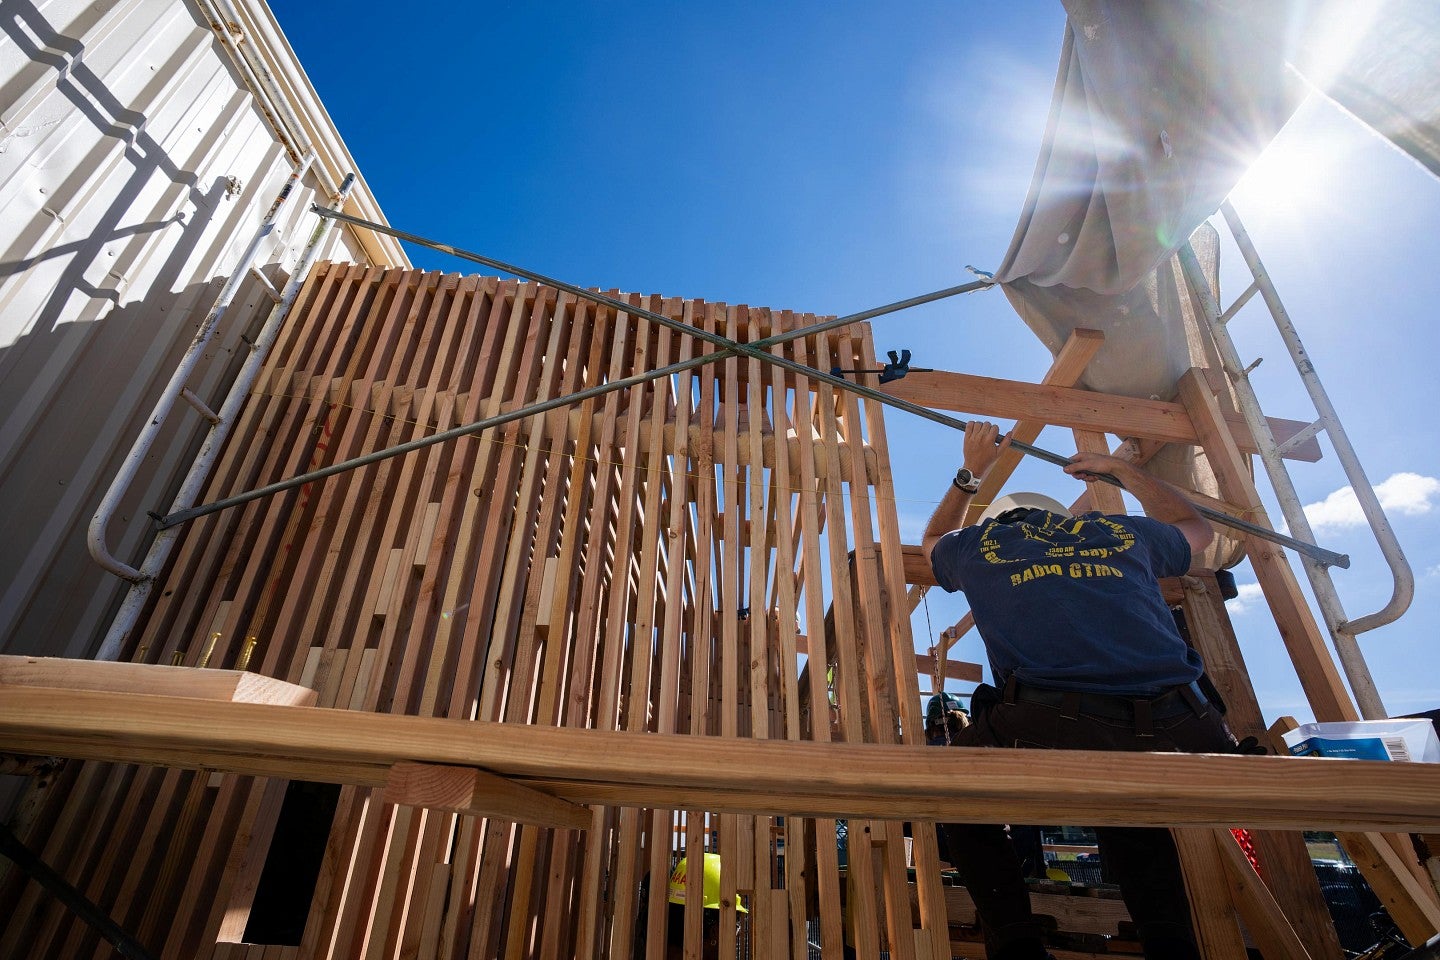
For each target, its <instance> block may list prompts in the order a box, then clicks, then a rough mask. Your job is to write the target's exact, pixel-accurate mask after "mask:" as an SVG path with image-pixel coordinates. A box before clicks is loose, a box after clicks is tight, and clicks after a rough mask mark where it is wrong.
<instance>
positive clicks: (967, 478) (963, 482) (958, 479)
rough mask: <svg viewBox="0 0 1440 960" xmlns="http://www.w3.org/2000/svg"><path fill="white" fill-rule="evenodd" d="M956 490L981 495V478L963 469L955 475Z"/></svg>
mask: <svg viewBox="0 0 1440 960" xmlns="http://www.w3.org/2000/svg"><path fill="white" fill-rule="evenodd" d="M954 483H955V489H956V490H959V491H961V492H962V493H979V492H980V478H979V477H977V476H975V474H973V473H971V472H970V471H969V470H966V469H965V468H964V467H961V468H960V469H959V470H958V471H957V472H956V474H955V480H954Z"/></svg>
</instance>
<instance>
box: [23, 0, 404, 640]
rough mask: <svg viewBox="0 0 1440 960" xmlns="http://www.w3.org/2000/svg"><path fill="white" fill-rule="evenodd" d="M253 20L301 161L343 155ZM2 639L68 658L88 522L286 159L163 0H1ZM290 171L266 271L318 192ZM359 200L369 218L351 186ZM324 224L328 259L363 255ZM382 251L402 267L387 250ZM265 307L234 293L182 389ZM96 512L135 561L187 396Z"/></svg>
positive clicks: (201, 27) (210, 387)
mask: <svg viewBox="0 0 1440 960" xmlns="http://www.w3.org/2000/svg"><path fill="white" fill-rule="evenodd" d="M243 11H244V17H245V20H246V22H247V23H250V24H251V25H252V26H253V25H255V24H259V25H260V28H263V29H261V31H260V32H262V33H264V34H265V36H262V37H260V38H258V42H256V38H255V37H253V36H252V37H251V42H252V43H256V45H257V47H258V48H260V49H261V50H262V52H263V54H264V55H265V57H266V58H267V61H268V62H270V63H271V64H272V65H273V69H274V70H275V72H276V73H277V74H279V75H281V76H282V77H283V79H284V80H285V85H286V87H287V89H289V90H291V91H292V92H293V91H300V94H296V95H297V96H301V95H303V96H301V99H302V100H303V101H304V102H300V103H297V104H296V106H295V109H296V110H297V111H298V112H299V113H300V114H301V116H302V117H303V118H304V120H305V123H306V125H307V126H308V127H310V128H311V129H312V132H313V131H314V130H320V131H323V134H324V135H323V136H316V137H315V139H316V140H317V141H318V142H319V143H320V150H321V153H322V157H321V162H320V163H319V164H317V166H318V167H319V168H320V169H321V170H322V171H325V179H326V181H327V182H328V181H329V179H330V171H334V170H336V169H341V168H343V167H344V166H345V165H347V164H348V163H349V162H350V161H349V157H348V154H345V152H344V147H343V144H341V143H340V140H339V136H338V134H336V133H335V131H334V130H333V127H331V126H330V123H329V119H328V117H326V116H325V114H324V111H323V109H321V108H320V107H319V105H318V103H316V102H315V101H314V100H313V91H311V90H310V88H309V85H308V83H307V82H306V81H305V79H304V74H303V72H302V71H300V69H299V67H298V65H297V64H295V63H294V61H293V55H292V54H291V53H290V51H289V48H288V46H286V45H285V44H284V41H283V38H282V37H279V36H278V33H275V32H274V30H273V19H271V18H270V16H269V13H268V11H267V10H266V9H265V8H264V6H263V4H261V3H258V2H255V3H251V4H246V5H244V7H243ZM0 122H3V127H0V504H3V509H0V652H7V653H27V654H45V655H52V656H71V657H83V656H86V655H88V654H89V653H90V652H91V651H92V650H93V649H94V646H95V644H96V642H97V641H98V636H99V634H100V633H103V628H104V626H105V625H106V623H108V620H109V611H110V610H111V609H112V608H113V606H114V604H115V603H116V601H117V600H118V597H119V595H120V591H121V588H122V587H123V584H122V583H121V582H120V581H119V580H117V579H116V578H115V577H113V576H111V575H109V574H106V573H103V572H101V571H100V569H99V568H98V567H96V566H95V564H94V563H93V561H91V560H90V558H89V556H88V554H87V553H86V550H85V546H84V535H85V526H86V524H87V523H88V522H89V519H90V516H91V515H92V513H93V512H94V510H95V506H96V505H97V503H98V502H99V499H100V497H101V496H102V495H103V493H104V491H105V489H106V487H107V486H108V484H109V482H110V479H111V477H112V476H114V474H115V471H116V470H117V468H118V466H119V464H120V462H121V460H122V459H123V457H124V456H125V453H126V452H127V450H128V448H129V446H130V443H131V441H132V439H133V438H134V437H135V436H136V434H137V433H138V431H139V429H140V426H141V425H142V424H143V423H144V420H145V418H146V417H147V416H149V414H150V411H151V409H152V408H153V406H154V403H155V400H156V398H157V396H158V395H159V393H160V390H161V388H162V387H163V386H164V384H165V382H166V380H167V379H168V378H169V375H170V372H171V371H172V370H173V369H174V367H175V364H176V362H177V360H178V359H179V357H180V355H181V354H182V353H183V352H184V350H185V347H186V346H187V345H188V343H189V341H190V339H191V338H192V336H193V335H194V332H195V330H196V328H197V325H198V323H199V321H200V320H201V319H202V318H203V317H204V315H205V313H206V311H207V310H208V309H209V307H210V304H211V303H212V301H213V300H214V298H215V295H216V294H217V292H218V291H219V289H220V286H221V284H222V283H223V282H224V280H225V278H226V277H227V276H228V275H229V274H230V272H231V271H232V270H233V269H234V266H235V264H236V262H237V260H238V259H239V257H240V255H241V252H242V251H243V250H244V248H245V246H246V244H247V243H248V242H249V241H250V239H251V238H252V236H253V235H254V231H255V230H256V228H257V227H258V225H259V224H260V222H261V220H262V219H263V217H264V215H265V212H266V210H267V209H268V208H269V206H270V203H271V201H272V199H273V198H274V196H275V194H276V192H277V191H278V190H279V188H280V186H281V185H282V183H283V181H284V179H285V177H286V176H287V174H288V173H289V171H290V169H291V165H292V160H291V158H290V157H289V156H287V152H286V150H285V148H284V146H283V145H282V143H281V141H280V140H279V138H278V136H277V134H276V133H275V131H274V130H273V129H272V128H271V125H270V121H269V120H268V119H267V117H266V116H265V114H264V112H263V111H262V110H260V109H258V108H257V106H256V104H255V98H254V97H253V96H252V94H251V92H250V91H249V90H247V88H246V87H245V85H244V82H243V79H242V75H241V73H240V72H239V71H238V70H237V69H236V67H235V65H234V64H233V63H232V62H231V61H230V59H229V58H228V56H227V54H226V53H225V50H224V49H223V48H222V46H221V44H219V43H218V42H217V41H216V38H215V36H214V34H213V33H212V32H211V29H210V26H209V23H208V21H207V19H206V18H205V17H204V16H203V15H202V14H201V12H200V11H199V9H198V8H197V7H196V6H194V5H192V4H190V3H185V2H180V0H117V2H74V0H54V2H49V3H42V2H31V0H17V2H11V0H6V3H5V13H4V17H3V18H0ZM322 189H323V188H322V187H321V185H320V183H319V182H318V181H317V179H316V177H315V176H314V175H311V176H309V177H307V179H306V182H305V184H304V189H302V190H300V191H298V192H297V194H296V195H295V196H293V197H292V198H291V200H290V202H289V204H288V209H287V210H286V211H285V213H284V214H283V215H282V217H281V219H280V222H279V224H278V227H277V230H276V232H275V233H274V234H272V237H271V239H270V241H269V242H268V246H267V247H266V248H265V249H262V251H261V254H260V257H259V261H258V263H259V265H260V266H261V268H262V269H263V270H264V271H265V273H266V274H267V275H268V276H270V277H271V279H272V280H274V281H275V282H276V284H277V285H279V283H281V282H283V280H284V279H285V271H286V270H288V269H289V268H290V267H292V266H293V265H294V263H295V261H296V259H297V257H298V254H299V252H300V249H301V248H302V247H303V246H304V244H305V241H306V239H307V238H308V235H309V233H310V230H311V225H312V224H313V222H314V219H313V217H312V216H311V215H309V214H308V213H307V212H306V211H307V208H308V206H309V204H310V203H311V202H312V200H314V199H315V198H316V195H317V193H318V192H320V191H322ZM358 206H359V207H360V209H359V211H358V212H361V213H365V214H367V215H374V214H377V213H378V208H377V207H376V206H375V204H374V201H373V199H372V198H369V197H368V196H364V195H363V193H362V196H361V198H360V199H359V201H358ZM376 250H377V247H376V245H375V243H374V242H373V241H371V240H369V239H367V240H366V241H365V242H364V245H363V246H362V242H361V241H360V240H359V239H358V238H356V237H355V236H354V235H353V234H351V233H349V232H346V231H336V232H334V233H332V236H331V237H330V239H329V240H328V241H327V245H326V248H325V250H324V255H325V256H326V257H328V258H330V259H337V260H347V259H353V260H358V261H360V262H370V260H371V259H372V258H373V257H374V256H375V252H376ZM386 252H389V253H391V254H393V255H392V256H390V257H389V258H388V260H386V262H390V263H394V262H397V261H398V262H401V263H403V262H404V257H403V254H401V253H399V251H398V248H394V247H392V248H390V250H389V251H386V250H384V249H383V248H381V253H382V254H384V253H386ZM269 306H270V303H269V300H268V298H266V297H265V296H264V295H263V294H262V293H261V291H260V289H259V286H258V284H255V283H254V282H253V281H252V282H250V283H248V284H247V285H246V286H245V287H243V288H242V290H241V294H240V296H238V297H237V299H236V300H235V303H234V305H233V306H232V307H231V310H230V312H229V314H227V316H226V320H225V322H224V324H223V332H222V334H221V335H220V337H218V338H217V339H216V341H215V342H214V344H213V349H212V350H211V351H210V356H209V357H208V358H207V364H206V365H202V368H201V369H200V370H198V371H197V372H196V374H195V376H194V377H193V378H192V381H191V384H190V385H191V387H192V389H194V390H195V392H196V393H198V394H199V395H200V396H201V397H202V398H205V399H206V400H207V401H210V402H212V404H213V405H216V406H218V404H219V401H220V398H221V397H222V396H223V394H224V391H225V388H226V386H227V385H228V383H229V381H230V380H231V379H232V378H233V376H234V373H235V370H236V369H237V368H238V365H239V363H240V361H241V359H243V351H244V348H245V344H244V342H243V341H242V336H243V335H244V334H245V332H246V330H247V329H250V328H253V327H254V326H255V325H256V324H258V322H259V321H260V320H261V319H263V317H264V316H265V314H266V313H267V312H268V309H269ZM172 419H174V420H175V421H177V423H176V424H175V425H172V427H171V428H170V429H169V430H168V436H167V438H166V440H165V442H163V443H162V444H160V445H158V446H157V448H156V450H155V452H154V453H153V455H152V457H151V459H150V462H149V463H148V465H147V467H146V469H145V470H144V471H143V473H142V474H141V476H140V477H139V478H138V479H137V481H136V483H135V485H134V487H133V489H132V491H131V493H130V495H129V497H128V498H127V500H126V502H125V507H124V509H122V511H121V513H120V516H118V517H117V518H116V522H115V523H114V524H113V525H112V528H111V536H110V546H111V549H112V551H113V552H114V553H115V555H116V556H118V557H120V558H121V559H123V560H127V561H129V562H138V559H139V557H140V555H141V554H142V553H143V551H144V549H145V546H146V544H147V543H148V540H149V536H150V531H149V529H148V527H149V523H148V521H147V520H146V519H145V516H144V511H145V510H147V509H157V508H160V507H162V506H164V505H168V503H169V500H170V491H171V489H172V488H173V484H174V483H175V482H176V481H177V480H178V477H179V476H180V475H182V474H183V472H184V470H185V468H186V466H188V464H189V461H190V459H191V458H193V455H194V450H195V448H196V446H197V445H198V442H199V437H200V428H201V427H202V426H203V422H202V421H201V420H200V418H199V417H198V416H197V415H194V414H192V413H190V412H188V411H186V412H185V413H177V415H176V416H175V417H174V418H172Z"/></svg>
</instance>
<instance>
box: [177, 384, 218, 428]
mask: <svg viewBox="0 0 1440 960" xmlns="http://www.w3.org/2000/svg"><path fill="white" fill-rule="evenodd" d="M180 396H181V397H182V398H183V399H184V400H185V402H186V403H188V404H190V406H192V407H194V408H195V410H196V412H197V413H199V414H200V416H202V417H204V418H205V419H206V420H209V421H210V423H211V424H212V425H214V424H217V423H219V422H220V415H219V414H218V413H216V412H215V411H214V410H211V409H210V406H209V404H207V403H206V402H205V401H204V400H201V399H200V398H199V397H197V396H196V395H195V392H194V391H193V390H191V389H190V388H189V387H186V388H185V389H184V390H181V391H180Z"/></svg>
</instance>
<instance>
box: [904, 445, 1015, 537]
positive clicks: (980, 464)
mask: <svg viewBox="0 0 1440 960" xmlns="http://www.w3.org/2000/svg"><path fill="white" fill-rule="evenodd" d="M999 436H1000V428H999V427H997V426H995V424H993V423H987V422H986V421H984V420H971V421H970V422H969V423H967V424H965V464H964V466H965V469H966V470H969V471H970V472H971V473H973V474H974V475H975V476H976V477H977V478H983V477H984V476H985V473H986V471H988V470H989V469H990V468H991V467H993V466H994V465H995V461H996V460H999V459H1000V454H1002V453H1004V452H1005V450H1006V448H1008V447H1009V446H1010V437H1009V436H1008V435H1007V436H1006V437H1005V439H1004V440H1001V441H1000V443H999V444H998V445H997V444H996V442H995V441H996V440H997V439H998V438H999ZM972 496H973V494H970V493H968V492H965V491H962V490H960V489H959V488H957V487H956V486H955V485H954V484H951V485H950V487H949V489H947V490H946V491H945V496H944V498H943V499H941V501H940V505H939V506H938V507H936V508H935V512H934V513H933V514H931V516H930V522H929V523H928V524H926V525H925V535H924V536H923V537H922V538H921V540H920V548H921V549H922V550H924V551H925V556H926V557H927V558H928V557H929V556H930V554H931V553H932V552H933V551H934V549H935V544H937V543H939V542H940V538H941V537H943V536H945V534H947V533H949V532H950V531H951V530H954V529H956V528H958V527H959V526H960V524H962V523H964V522H965V510H966V508H967V507H969V506H970V499H971V497H972Z"/></svg>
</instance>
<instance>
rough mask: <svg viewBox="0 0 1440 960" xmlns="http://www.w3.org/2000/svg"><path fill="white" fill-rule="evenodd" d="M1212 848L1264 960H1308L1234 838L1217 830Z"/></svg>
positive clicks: (1274, 901) (1281, 913)
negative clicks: (1219, 855) (1219, 859)
mask: <svg viewBox="0 0 1440 960" xmlns="http://www.w3.org/2000/svg"><path fill="white" fill-rule="evenodd" d="M1215 845H1216V847H1217V848H1218V849H1219V850H1220V853H1221V863H1222V865H1223V866H1224V868H1225V874H1226V876H1228V877H1229V879H1230V891H1231V900H1232V901H1233V902H1234V904H1235V909H1236V910H1237V911H1238V912H1239V913H1240V917H1241V919H1243V920H1244V921H1245V929H1246V930H1247V931H1249V933H1250V936H1251V938H1252V939H1253V940H1254V941H1255V943H1256V945H1257V946H1259V948H1260V952H1261V954H1263V955H1264V956H1265V957H1266V958H1267V960H1270V958H1278V960H1311V957H1310V952H1309V951H1308V950H1306V949H1305V944H1303V943H1301V942H1300V937H1299V936H1297V935H1296V931H1295V929H1294V928H1293V927H1291V926H1290V921H1289V920H1287V919H1286V917H1285V913H1284V911H1283V910H1281V909H1280V904H1279V903H1277V902H1276V900H1275V897H1274V895H1272V894H1271V892H1270V888H1269V887H1268V886H1267V885H1266V884H1265V881H1264V880H1262V879H1260V874H1258V873H1256V872H1255V867H1254V866H1253V865H1252V864H1251V863H1250V861H1249V860H1248V859H1247V858H1246V856H1245V851H1243V850H1241V849H1240V845H1239V844H1238V843H1236V842H1235V839H1234V837H1233V836H1231V835H1230V833H1229V832H1228V831H1224V830H1217V831H1216V832H1215Z"/></svg>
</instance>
